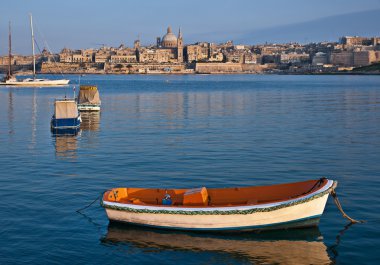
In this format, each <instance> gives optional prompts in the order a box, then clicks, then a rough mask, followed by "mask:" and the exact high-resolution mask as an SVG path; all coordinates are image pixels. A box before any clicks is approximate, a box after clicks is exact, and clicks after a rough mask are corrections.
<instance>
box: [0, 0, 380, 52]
mask: <svg viewBox="0 0 380 265" xmlns="http://www.w3.org/2000/svg"><path fill="white" fill-rule="evenodd" d="M1 1H4V2H5V0H1ZM0 10H1V12H0V54H1V55H4V54H7V49H8V48H7V47H8V44H7V42H8V23H9V21H11V24H12V49H13V54H31V44H30V27H29V13H32V14H33V21H34V25H35V27H34V28H35V35H36V40H37V42H38V44H39V46H40V47H41V49H42V47H45V46H48V47H49V48H50V50H52V51H53V52H59V51H60V50H61V49H62V48H64V47H68V48H72V49H81V48H99V47H101V46H102V45H106V46H113V47H117V46H119V45H120V44H124V45H126V46H129V47H132V46H133V41H134V40H135V39H137V38H138V36H140V40H141V43H142V44H143V45H147V44H153V43H155V40H156V37H157V36H160V37H162V36H163V35H164V34H165V33H166V28H167V27H168V26H169V25H170V26H171V27H172V28H173V31H174V32H175V33H177V32H178V28H179V27H181V29H182V32H183V36H184V42H185V44H190V43H195V42H197V41H207V42H216V43H220V42H224V41H227V40H230V39H232V40H234V39H235V40H239V41H240V42H244V41H247V42H249V43H246V44H258V43H263V42H265V41H268V42H273V41H276V42H294V41H298V42H303V41H305V40H311V38H312V37H307V38H306V37H305V36H304V34H307V29H304V31H301V32H299V33H298V34H294V33H295V32H294V31H295V29H296V28H297V27H293V26H292V25H298V26H299V25H308V27H313V29H314V31H313V34H316V35H315V36H316V37H317V36H321V37H325V36H326V38H331V39H330V40H337V38H338V37H339V36H343V35H348V34H349V33H351V29H352V28H355V31H354V32H353V33H355V34H357V35H361V34H376V35H377V36H379V35H380V27H379V26H376V25H379V23H378V18H377V17H380V0H360V1H358V0H319V1H305V0H286V1H284V0H233V1H232V0H228V1H227V0H226V1H223V0H219V1H218V0H208V1H205V0H191V1H189V0H187V1H184V0H161V1H159V0H144V1H136V0H134V1H130V0H106V1H105V0H102V1H98V0H59V1H58V0H33V1H31V0H12V1H6V3H2V4H1V9H0ZM366 12H372V13H370V14H371V16H368V15H367V14H369V13H366ZM377 12H378V15H379V16H377V15H376V14H377ZM357 13H359V14H362V15H361V17H360V16H356V17H355V19H358V20H361V18H363V19H365V21H364V22H363V23H361V24H357V23H355V21H352V22H351V20H350V17H349V16H350V15H351V14H353V15H355V14H357ZM341 15H345V16H346V17H345V19H346V20H345V21H348V23H347V22H345V25H344V26H342V27H340V28H338V27H335V28H334V27H331V28H330V27H327V28H326V26H325V25H324V26H323V27H318V25H319V24H321V23H320V21H324V20H325V19H330V20H329V21H332V22H331V23H335V22H336V21H339V16H341ZM335 17H337V18H338V19H335V20H334V19H332V20H331V18H335ZM312 21H315V23H314V24H313V23H312V24H310V22H312ZM334 21H335V22H334ZM350 22H351V23H352V24H351V23H350ZM307 23H309V24H307ZM367 26H371V27H370V30H368V28H367ZM275 29H278V30H277V31H276V30H275ZM280 29H282V30H281V33H282V34H280V35H281V36H280V37H279V35H278V34H277V32H278V31H279V30H280ZM284 30H285V32H284ZM327 31H328V32H329V34H324V33H325V32H327ZM265 32H267V33H270V32H273V33H271V34H263V33H265ZM323 34H324V35H323ZM335 38H336V39H335ZM323 40H325V39H323ZM323 40H321V41H323ZM313 41H316V40H313Z"/></svg>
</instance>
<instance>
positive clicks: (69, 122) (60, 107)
mask: <svg viewBox="0 0 380 265" xmlns="http://www.w3.org/2000/svg"><path fill="white" fill-rule="evenodd" d="M81 121H82V120H81V117H80V114H79V112H78V107H77V103H76V102H75V100H74V99H57V100H55V102H54V115H53V117H52V118H51V130H52V131H53V132H56V133H60V134H61V133H66V132H67V133H69V134H72V133H76V132H78V130H79V128H80V123H81Z"/></svg>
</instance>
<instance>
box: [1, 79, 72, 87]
mask: <svg viewBox="0 0 380 265" xmlns="http://www.w3.org/2000/svg"><path fill="white" fill-rule="evenodd" d="M69 82H70V80H68V79H59V80H48V79H34V80H33V79H26V80H22V81H13V80H8V81H6V82H0V85H3V86H19V87H36V86H38V87H41V86H65V85H68V84H69Z"/></svg>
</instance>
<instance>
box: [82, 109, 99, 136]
mask: <svg viewBox="0 0 380 265" xmlns="http://www.w3.org/2000/svg"><path fill="white" fill-rule="evenodd" d="M80 115H81V118H82V123H81V125H80V128H81V129H82V130H84V131H99V127H100V112H99V111H87V112H81V113H80Z"/></svg>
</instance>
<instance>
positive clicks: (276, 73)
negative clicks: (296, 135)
mask: <svg viewBox="0 0 380 265" xmlns="http://www.w3.org/2000/svg"><path fill="white" fill-rule="evenodd" d="M0 74H2V75H5V74H6V73H0ZM37 74H38V75H61V74H62V75H380V72H328V73H287V72H275V73H270V72H256V73H252V72H211V73H196V72H169V73H164V72H163V73H158V72H149V73H118V72H107V73H105V72H90V73H89V72H65V73H37ZM14 75H15V76H29V75H32V73H31V72H30V71H25V72H15V73H14Z"/></svg>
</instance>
